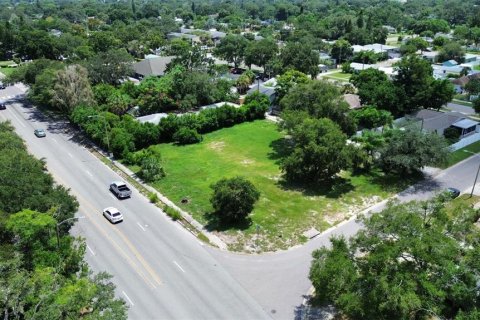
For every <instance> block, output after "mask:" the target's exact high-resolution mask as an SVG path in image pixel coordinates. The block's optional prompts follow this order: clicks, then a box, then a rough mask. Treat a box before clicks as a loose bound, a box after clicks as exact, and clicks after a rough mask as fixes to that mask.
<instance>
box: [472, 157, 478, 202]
mask: <svg viewBox="0 0 480 320" xmlns="http://www.w3.org/2000/svg"><path fill="white" fill-rule="evenodd" d="M479 172H480V163H479V164H478V169H477V174H476V175H475V181H474V182H473V186H472V192H471V193H470V198H471V197H473V191H474V190H475V185H476V184H477V179H478V173H479Z"/></svg>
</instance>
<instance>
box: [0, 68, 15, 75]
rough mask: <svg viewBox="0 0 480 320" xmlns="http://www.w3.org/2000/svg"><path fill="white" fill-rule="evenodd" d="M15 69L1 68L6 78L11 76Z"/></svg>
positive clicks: (0, 70)
mask: <svg viewBox="0 0 480 320" xmlns="http://www.w3.org/2000/svg"><path fill="white" fill-rule="evenodd" d="M13 70H15V68H0V72H1V73H3V74H4V75H6V76H9V75H10V74H11V73H12V72H13Z"/></svg>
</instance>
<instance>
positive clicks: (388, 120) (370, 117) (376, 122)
mask: <svg viewBox="0 0 480 320" xmlns="http://www.w3.org/2000/svg"><path fill="white" fill-rule="evenodd" d="M352 117H353V119H355V121H356V122H357V124H358V125H360V126H361V127H363V128H367V129H373V128H378V127H381V126H385V125H390V124H392V122H393V116H392V114H391V113H390V112H388V111H385V110H379V109H377V108H375V107H373V106H364V107H363V108H362V109H360V110H355V111H352Z"/></svg>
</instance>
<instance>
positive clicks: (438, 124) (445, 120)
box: [410, 109, 480, 139]
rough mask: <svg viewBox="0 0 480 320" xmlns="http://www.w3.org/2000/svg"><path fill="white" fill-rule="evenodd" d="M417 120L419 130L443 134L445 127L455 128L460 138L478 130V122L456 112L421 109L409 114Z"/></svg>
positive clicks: (479, 128) (479, 129)
mask: <svg viewBox="0 0 480 320" xmlns="http://www.w3.org/2000/svg"><path fill="white" fill-rule="evenodd" d="M410 117H413V118H414V119H416V120H417V121H418V122H419V125H420V128H421V130H424V131H428V132H436V133H437V134H439V135H443V133H444V131H445V129H447V128H456V129H457V130H458V131H459V132H460V139H462V138H465V137H467V136H469V135H471V134H474V133H475V132H479V131H480V127H479V122H477V121H474V120H471V119H469V118H467V117H465V115H463V114H461V113H458V112H439V111H434V110H428V109H423V110H420V111H417V112H415V113H413V114H412V115H410Z"/></svg>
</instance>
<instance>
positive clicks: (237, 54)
mask: <svg viewBox="0 0 480 320" xmlns="http://www.w3.org/2000/svg"><path fill="white" fill-rule="evenodd" d="M247 45H248V40H247V39H246V38H245V37H244V36H242V35H231V34H230V35H227V36H226V37H225V38H223V39H222V40H221V41H220V43H219V44H218V45H217V47H216V48H215V50H214V54H215V55H216V56H218V57H220V58H222V59H224V60H227V61H228V62H229V63H233V65H234V67H235V68H238V66H239V65H240V64H241V63H242V61H243V60H244V59H245V50H246V49H247Z"/></svg>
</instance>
